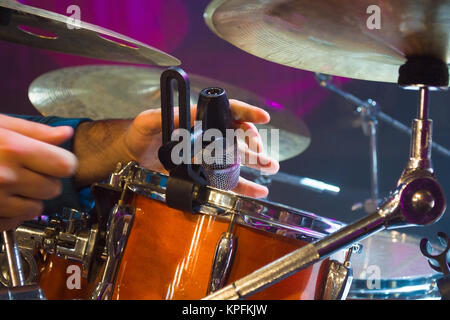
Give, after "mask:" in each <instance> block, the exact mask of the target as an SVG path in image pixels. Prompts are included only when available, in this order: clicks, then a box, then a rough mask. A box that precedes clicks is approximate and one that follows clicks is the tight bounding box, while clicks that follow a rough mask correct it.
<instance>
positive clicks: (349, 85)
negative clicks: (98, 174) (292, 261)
mask: <svg viewBox="0 0 450 320" xmlns="http://www.w3.org/2000/svg"><path fill="white" fill-rule="evenodd" d="M20 2H22V3H24V4H28V5H32V6H36V7H40V8H43V9H47V10H51V11H54V12H57V13H60V14H67V12H66V11H67V8H68V7H69V6H70V5H78V6H79V7H80V8H81V15H82V16H81V19H82V20H83V21H86V22H89V23H93V24H96V25H99V26H101V27H105V28H108V29H111V30H113V31H116V32H119V33H122V34H124V35H127V36H129V37H131V38H134V39H136V40H138V41H141V42H144V43H146V44H148V45H151V46H153V47H155V48H157V49H160V50H162V51H164V52H167V53H169V54H171V55H173V56H175V57H177V58H178V59H180V60H181V61H182V65H181V67H182V68H183V69H184V70H185V71H187V73H188V74H196V75H201V76H205V77H208V78H211V79H217V81H221V82H226V83H229V84H232V85H234V86H239V87H241V88H242V89H245V90H248V91H251V92H253V93H255V94H257V95H260V96H261V97H263V98H264V99H268V100H271V101H274V102H276V103H277V104H278V105H279V106H281V107H282V108H285V109H288V110H290V111H292V112H294V113H295V115H296V116H297V117H298V119H301V120H302V121H303V122H304V123H306V125H307V126H308V127H309V130H310V131H311V137H312V142H311V145H310V147H309V148H308V149H307V150H306V151H305V152H304V153H302V154H301V155H299V156H297V157H295V158H294V159H291V160H288V161H284V162H282V163H281V171H282V172H285V173H290V174H293V175H298V176H303V177H309V178H313V179H318V180H320V181H324V182H327V183H330V184H332V185H336V186H339V187H340V188H341V192H340V193H339V195H337V196H333V195H329V194H318V193H315V192H312V191H310V190H307V189H302V188H300V187H299V188H295V187H293V186H289V185H284V184H280V183H276V182H275V183H273V184H272V185H271V187H270V200H271V201H275V202H279V203H282V204H284V205H289V206H292V207H295V208H299V209H303V210H307V211H310V212H313V213H315V214H317V215H320V216H324V217H328V218H333V219H336V220H339V221H343V222H352V221H355V220H356V219H359V218H360V217H362V216H364V215H366V213H365V212H364V211H363V210H359V211H352V210H351V208H352V206H353V204H355V203H357V202H364V201H365V200H366V199H367V198H369V197H370V174H369V168H370V167H369V165H370V164H369V140H368V137H366V136H365V135H364V134H363V132H362V129H361V127H360V125H359V121H358V120H359V116H358V115H356V114H355V113H354V107H352V106H351V105H350V104H349V103H347V102H346V101H345V100H343V99H342V98H341V97H339V96H337V95H335V94H333V93H330V92H328V91H327V90H326V89H324V88H321V87H320V86H319V85H318V83H317V82H316V80H315V77H314V74H313V73H312V72H307V71H302V70H297V69H293V68H289V67H284V66H281V65H277V64H275V63H272V62H267V61H264V60H262V59H260V58H257V57H254V56H252V55H249V54H247V53H245V52H243V51H241V50H239V49H238V48H235V47H234V46H232V45H230V44H228V43H227V42H225V41H224V40H222V39H220V38H218V37H217V36H215V35H214V34H213V33H212V32H211V31H210V30H209V29H208V27H207V26H206V24H205V22H204V19H203V12H204V10H205V8H206V6H207V5H208V3H209V1H208V0H184V1H182V0H151V1H149V0H114V1H111V0H95V1H92V0H22V1H20ZM0 46H1V50H0V65H1V70H2V74H3V78H2V79H3V80H2V81H1V87H0V93H1V96H2V104H1V108H0V111H1V112H4V113H16V114H30V115H37V114H39V112H38V111H37V110H36V109H35V108H34V107H33V106H32V105H31V103H30V102H29V99H28V87H29V85H30V84H31V82H32V81H33V80H35V79H36V78H37V77H39V76H41V75H42V74H45V73H47V72H49V71H53V70H57V69H60V68H64V67H69V66H81V65H92V64H112V63H108V62H104V61H96V60H92V59H87V58H79V57H74V56H69V55H63V54H57V53H52V52H47V51H43V50H37V49H31V48H28V47H25V46H21V45H15V44H10V43H6V42H0ZM334 83H335V84H337V85H338V86H339V87H341V88H342V89H344V90H345V91H348V92H350V93H352V94H354V95H356V96H357V97H359V98H361V99H362V100H366V99H368V98H371V99H373V100H375V101H377V102H378V103H379V105H380V106H381V109H382V110H383V111H384V112H385V113H387V114H388V115H390V116H392V117H394V118H395V119H397V120H399V121H400V122H402V123H404V124H406V125H408V126H410V123H411V121H412V119H413V118H414V117H415V115H416V106H417V102H418V95H417V92H414V91H405V90H402V89H401V88H399V87H398V86H396V85H395V84H385V83H376V82H368V81H359V80H352V79H344V78H334ZM210 85H211V86H214V85H215V84H214V83H213V82H212V83H211V84H210ZM225 89H226V88H225ZM230 98H233V97H230ZM449 98H450V92H441V93H433V94H432V95H431V104H432V107H431V118H432V119H433V120H434V139H435V141H436V142H438V143H440V144H442V145H443V146H445V147H450V121H449V120H450V110H449V106H448V99H449ZM378 148H379V159H378V160H379V172H380V176H379V180H380V186H379V187H380V195H382V196H386V195H387V194H388V192H389V191H390V190H392V188H393V187H394V185H395V183H396V181H397V179H398V178H399V176H400V174H401V172H402V169H403V168H404V166H405V164H406V161H407V159H408V154H409V137H408V136H406V135H405V134H403V133H401V132H399V131H396V130H395V129H393V128H391V127H390V126H388V125H386V124H384V123H380V124H379V141H378ZM433 161H434V167H435V171H436V175H437V177H438V179H439V181H440V183H441V184H442V186H443V188H444V191H445V192H446V194H447V195H448V194H450V159H447V158H445V157H444V156H441V155H440V154H436V153H434V154H433ZM449 225H450V216H449V215H448V214H446V215H445V216H444V218H443V219H442V220H441V221H439V222H438V223H437V224H435V225H433V226H431V227H427V228H408V229H404V231H405V232H407V233H409V234H414V235H418V236H424V235H425V236H428V237H432V238H435V234H436V232H437V231H446V230H447V231H448V227H449Z"/></svg>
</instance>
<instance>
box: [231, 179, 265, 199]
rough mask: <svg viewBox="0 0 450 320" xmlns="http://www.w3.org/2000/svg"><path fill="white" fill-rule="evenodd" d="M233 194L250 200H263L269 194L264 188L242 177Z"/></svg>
mask: <svg viewBox="0 0 450 320" xmlns="http://www.w3.org/2000/svg"><path fill="white" fill-rule="evenodd" d="M233 192H236V193H239V194H242V195H244V196H247V197H252V198H265V197H267V195H268V194H269V190H268V189H267V188H266V187H264V186H261V185H259V184H257V183H254V182H252V181H249V180H247V179H244V178H242V177H240V178H239V182H238V185H237V187H236V188H235V189H234V190H233Z"/></svg>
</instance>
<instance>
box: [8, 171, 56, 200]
mask: <svg viewBox="0 0 450 320" xmlns="http://www.w3.org/2000/svg"><path fill="white" fill-rule="evenodd" d="M0 172H2V173H0V187H4V189H5V190H6V192H7V193H8V194H11V195H16V196H21V197H26V198H30V199H36V200H50V199H53V198H56V197H57V196H59V195H60V194H61V192H62V185H61V182H60V181H59V180H58V179H55V178H50V177H47V176H44V175H40V174H37V173H36V172H33V171H31V170H28V169H25V168H17V169H16V170H11V168H8V167H5V166H1V165H0Z"/></svg>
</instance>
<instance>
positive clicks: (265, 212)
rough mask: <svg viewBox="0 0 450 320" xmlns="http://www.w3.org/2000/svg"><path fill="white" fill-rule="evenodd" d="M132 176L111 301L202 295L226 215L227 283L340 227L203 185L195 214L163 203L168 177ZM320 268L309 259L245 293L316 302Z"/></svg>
mask: <svg viewBox="0 0 450 320" xmlns="http://www.w3.org/2000/svg"><path fill="white" fill-rule="evenodd" d="M135 177H139V178H135V181H133V182H132V183H131V184H130V189H131V190H133V192H134V197H133V200H132V206H133V207H134V208H135V216H134V222H133V225H132V228H131V231H130V234H129V237H128V240H127V244H126V247H125V249H124V252H123V256H122V258H121V263H120V266H119V268H118V273H117V276H116V281H115V285H114V291H113V294H112V297H113V299H117V300H119V299H120V300H130V299H133V300H161V299H163V300H164V299H166V300H172V299H177V300H198V299H201V298H203V297H205V296H206V295H207V292H208V291H209V283H210V277H211V274H212V265H213V260H214V258H215V252H216V250H217V249H218V248H217V245H218V242H219V239H221V236H222V235H223V234H224V233H226V232H227V230H229V229H230V223H231V221H232V220H233V219H232V217H233V216H234V217H237V219H236V223H235V226H234V227H233V228H232V229H233V234H234V237H235V238H236V239H237V241H236V243H237V248H236V250H235V254H234V259H233V261H232V262H231V263H230V265H229V266H228V268H229V269H228V270H227V271H229V272H228V273H229V278H228V282H227V283H230V282H233V281H234V280H238V279H240V278H242V277H243V276H246V275H248V274H249V273H251V272H252V271H254V270H256V269H259V268H260V267H263V266H264V265H266V264H268V263H270V262H272V261H274V260H276V259H278V258H280V257H282V256H283V255H285V254H287V253H290V252H292V251H294V250H296V249H298V248H300V247H302V246H304V245H305V244H307V243H308V242H311V241H313V240H316V239H319V238H322V237H324V236H326V235H328V234H330V233H333V232H335V231H336V230H338V229H339V228H341V227H342V224H341V223H339V222H337V221H334V220H332V219H326V218H322V217H319V216H316V215H314V214H312V213H309V212H305V211H301V210H297V209H293V208H290V207H287V206H283V205H279V204H275V203H271V202H267V201H263V200H257V199H253V198H247V197H243V196H239V195H237V194H234V193H232V192H226V191H222V190H217V189H214V188H209V187H204V188H203V187H202V189H201V190H197V194H196V200H197V202H199V203H200V206H199V208H198V213H196V214H192V213H187V212H181V211H179V210H175V209H171V208H169V207H168V206H167V205H166V204H165V203H164V190H165V185H166V183H167V176H165V175H162V174H159V173H155V172H152V171H148V170H143V169H139V173H138V174H136V175H135ZM320 267H321V263H318V264H315V265H313V266H311V267H309V268H307V269H305V270H302V271H300V272H298V273H296V274H294V275H292V276H291V277H289V278H286V279H284V280H283V281H281V282H279V283H277V284H275V285H273V286H271V287H269V288H267V289H265V290H263V291H261V292H259V293H257V294H255V295H254V296H252V297H251V298H252V299H271V300H282V299H308V300H311V299H317V298H318V297H316V294H317V292H320V288H321V285H322V283H323V282H324V279H325V277H326V275H325V274H323V272H321V271H320ZM322 269H323V268H322Z"/></svg>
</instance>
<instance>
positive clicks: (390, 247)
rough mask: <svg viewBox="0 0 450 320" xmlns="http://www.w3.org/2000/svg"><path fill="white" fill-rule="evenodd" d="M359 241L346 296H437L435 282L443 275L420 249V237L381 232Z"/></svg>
mask: <svg viewBox="0 0 450 320" xmlns="http://www.w3.org/2000/svg"><path fill="white" fill-rule="evenodd" d="M361 244H362V245H363V250H362V252H361V254H359V255H358V254H355V255H353V256H352V260H351V264H352V267H353V275H354V279H353V283H352V287H351V289H350V293H349V295H348V298H349V299H401V300H405V299H406V300H423V299H440V296H439V291H438V288H437V284H436V281H437V280H438V279H439V277H441V276H442V275H440V274H438V273H437V272H435V271H434V270H433V269H431V267H430V266H429V265H428V260H427V258H425V257H424V256H423V255H422V253H421V252H420V238H418V237H415V236H412V235H407V234H405V233H400V232H397V231H390V232H388V231H383V232H380V233H378V234H375V235H374V236H371V237H370V238H367V239H366V240H364V241H362V242H361ZM433 246H434V247H435V248H439V247H438V246H435V245H434V244H433Z"/></svg>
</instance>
